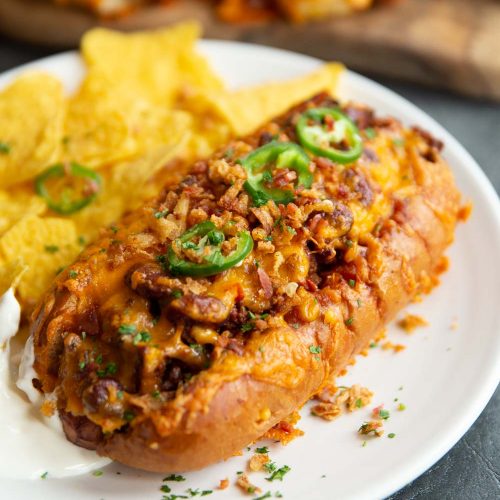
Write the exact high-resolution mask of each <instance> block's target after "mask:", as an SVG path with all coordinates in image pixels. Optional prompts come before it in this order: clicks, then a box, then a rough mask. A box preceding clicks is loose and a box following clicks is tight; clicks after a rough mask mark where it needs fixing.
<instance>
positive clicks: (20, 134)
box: [0, 23, 342, 313]
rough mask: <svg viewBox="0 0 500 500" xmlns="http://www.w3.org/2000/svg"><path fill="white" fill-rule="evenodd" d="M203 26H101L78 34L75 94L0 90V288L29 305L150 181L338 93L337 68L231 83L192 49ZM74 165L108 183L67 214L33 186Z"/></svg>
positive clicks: (38, 81) (19, 83)
mask: <svg viewBox="0 0 500 500" xmlns="http://www.w3.org/2000/svg"><path fill="white" fill-rule="evenodd" d="M199 34H200V29H199V26H198V25H197V24H194V23H185V24H181V25H178V26H175V27H173V28H169V29H164V30H159V31H151V32H143V33H133V34H122V33H118V32H113V31H108V30H104V29H95V30H92V31H90V32H88V33H87V34H86V35H85V36H84V38H83V40H82V47H81V54H82V57H83V59H84V61H85V63H86V66H87V72H86V76H85V78H84V80H83V81H82V83H81V85H80V88H79V89H78V90H77V91H76V93H75V94H74V95H71V96H68V95H66V93H65V91H64V88H63V85H62V84H61V82H60V81H59V80H58V79H57V78H55V77H53V76H51V75H50V74H44V73H28V74H25V75H22V76H20V77H19V78H18V79H17V80H15V81H14V82H13V83H11V84H10V85H9V86H8V87H6V88H4V89H2V90H0V295H1V294H3V293H4V292H5V291H6V290H7V289H8V288H9V287H10V286H14V285H15V286H16V292H17V297H18V299H19V300H20V302H21V305H22V307H23V310H24V312H25V313H28V312H29V311H30V310H31V308H32V307H33V305H34V304H35V303H36V301H38V300H39V298H40V297H41V295H42V293H43V292H44V290H45V289H47V287H48V286H49V285H50V283H51V282H52V280H53V279H54V277H55V276H56V274H57V273H58V272H59V271H60V270H61V269H62V268H63V267H64V266H66V265H68V264H69V263H71V262H72V261H73V260H74V259H75V258H76V257H77V255H78V254H79V252H80V251H81V250H82V248H83V247H84V246H85V245H86V244H87V243H88V242H89V241H91V240H93V239H95V238H96V237H97V236H98V234H99V228H100V227H102V226H105V225H109V224H111V223H113V221H115V220H117V219H119V218H120V217H121V216H122V215H123V214H124V213H125V212H126V211H129V210H132V209H134V208H136V207H137V206H138V205H140V204H141V203H142V202H143V201H144V200H145V199H146V198H148V197H150V196H152V195H154V194H155V192H157V191H158V190H159V187H160V186H158V185H157V184H158V182H156V183H155V182H154V179H161V181H162V182H165V180H166V179H169V177H170V178H175V177H174V176H177V178H178V176H179V172H180V171H182V170H184V171H186V169H187V168H188V166H189V163H190V162H191V161H192V160H194V159H196V158H198V157H205V156H208V155H210V154H211V153H212V152H213V151H214V150H215V149H216V148H218V147H220V146H222V145H223V144H224V143H225V142H227V141H228V140H229V139H230V138H231V137H234V136H238V135H243V134H246V133H249V132H251V131H252V130H253V129H255V128H256V127H257V126H259V125H260V124H261V123H263V122H265V121H267V120H269V119H270V118H271V117H272V116H274V115H276V114H279V113H281V112H283V111H285V110H286V109H287V108H289V107H290V106H292V105H294V104H296V103H297V102H299V101H301V100H303V99H305V98H307V97H309V96H311V95H313V94H315V93H317V92H319V91H321V90H330V91H333V90H334V88H335V84H336V81H337V78H338V75H339V73H340V71H341V69H342V68H341V66H340V65H337V64H329V65H325V66H323V67H322V68H320V69H318V70H317V71H315V72H314V73H312V74H310V75H307V76H305V77H302V78H298V79H295V80H292V81H288V82H283V83H272V84H269V85H262V86H258V87H254V88H248V89H242V90H237V91H229V90H227V89H226V88H225V87H224V84H223V82H222V81H221V80H220V78H219V77H218V76H217V75H216V74H215V73H214V71H213V70H212V68H211V67H210V65H209V63H208V62H207V60H206V59H205V58H204V57H203V56H201V55H200V54H199V53H198V52H197V51H196V47H195V45H196V41H197V39H198V37H199ZM68 162H77V163H78V164H80V165H84V166H85V167H87V168H90V169H94V170H96V171H98V173H99V175H100V176H101V178H102V188H101V190H100V191H99V193H98V194H97V196H96V198H95V199H94V200H93V201H92V202H91V203H90V204H89V205H88V206H86V207H84V208H83V209H81V210H79V211H77V212H75V213H73V214H71V215H67V216H62V215H59V214H57V213H55V212H52V211H51V210H50V209H49V208H48V207H47V205H46V201H45V200H44V199H43V198H41V197H39V196H38V195H37V194H36V192H35V189H34V179H35V178H36V176H37V175H39V174H40V173H41V172H44V171H45V170H46V169H47V168H49V167H51V166H53V165H55V164H63V165H64V164H65V163H66V164H67V163H68ZM169 165H170V170H169ZM172 165H175V166H176V167H175V173H174V171H173V170H174V169H173V167H172ZM179 165H184V166H183V167H182V168H181V169H179Z"/></svg>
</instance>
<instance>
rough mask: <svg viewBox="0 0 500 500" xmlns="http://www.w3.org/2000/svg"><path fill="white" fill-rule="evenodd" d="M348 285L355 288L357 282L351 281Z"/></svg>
mask: <svg viewBox="0 0 500 500" xmlns="http://www.w3.org/2000/svg"><path fill="white" fill-rule="evenodd" d="M347 283H348V284H349V286H350V287H351V288H354V287H355V286H356V280H349V281H348V282H347Z"/></svg>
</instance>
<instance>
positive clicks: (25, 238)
mask: <svg viewBox="0 0 500 500" xmlns="http://www.w3.org/2000/svg"><path fill="white" fill-rule="evenodd" d="M80 249H81V248H80V246H79V245H78V242H77V233H76V229H75V224H74V223H73V221H71V220H68V219H60V218H55V217H47V218H41V217H38V216H36V215H29V216H27V217H24V218H23V219H21V220H20V221H19V222H18V223H17V224H15V225H14V226H12V227H11V228H10V229H9V230H8V231H7V232H6V233H5V234H4V235H3V236H2V237H1V238H0V263H2V265H6V266H10V265H13V263H15V262H19V265H21V266H26V268H27V269H26V272H24V274H23V275H22V276H21V278H20V280H19V284H18V287H17V292H18V296H19V298H20V300H21V302H22V305H27V306H28V307H29V306H31V305H33V304H34V303H35V302H36V301H38V299H39V298H40V297H41V295H42V293H43V292H44V291H45V290H46V289H47V288H48V287H49V285H50V284H51V282H52V281H53V280H54V278H55V276H56V274H57V271H58V270H59V269H60V268H62V267H64V266H66V265H68V264H70V263H71V262H72V261H73V260H74V259H75V257H76V256H77V255H78V253H79V252H80Z"/></svg>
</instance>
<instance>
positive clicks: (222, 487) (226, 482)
mask: <svg viewBox="0 0 500 500" xmlns="http://www.w3.org/2000/svg"><path fill="white" fill-rule="evenodd" d="M228 486H229V479H228V478H227V477H226V479H221V480H220V481H219V486H218V488H219V490H225V489H226V488H227V487H228Z"/></svg>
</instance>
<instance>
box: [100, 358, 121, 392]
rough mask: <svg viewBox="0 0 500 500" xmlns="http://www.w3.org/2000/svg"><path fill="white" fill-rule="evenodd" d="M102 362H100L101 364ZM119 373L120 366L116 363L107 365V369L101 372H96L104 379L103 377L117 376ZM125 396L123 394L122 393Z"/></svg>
mask: <svg viewBox="0 0 500 500" xmlns="http://www.w3.org/2000/svg"><path fill="white" fill-rule="evenodd" d="M100 362H101V361H99V363H100ZM117 371H118V366H117V364H116V363H113V362H110V363H108V364H107V365H106V367H105V368H104V369H101V370H97V371H96V374H97V376H98V377H100V378H102V377H106V376H108V375H115V374H116V372H117ZM122 394H123V393H122Z"/></svg>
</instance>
